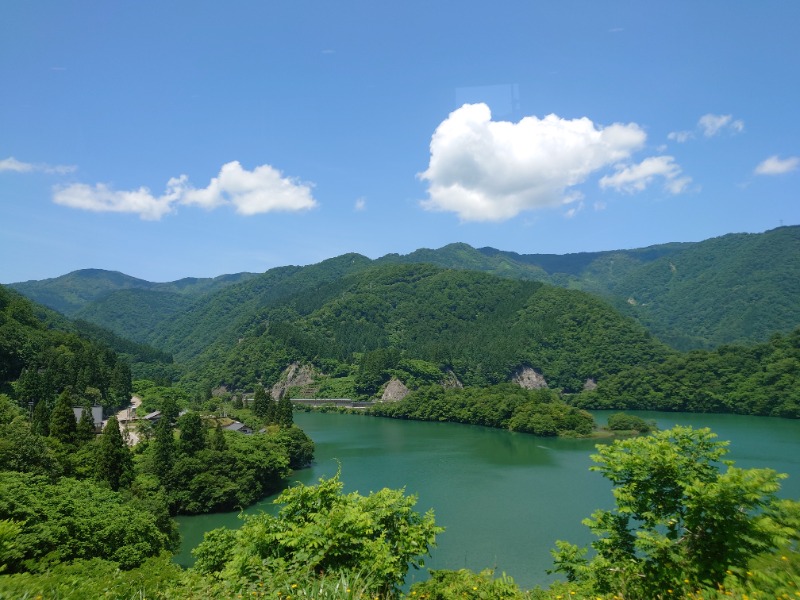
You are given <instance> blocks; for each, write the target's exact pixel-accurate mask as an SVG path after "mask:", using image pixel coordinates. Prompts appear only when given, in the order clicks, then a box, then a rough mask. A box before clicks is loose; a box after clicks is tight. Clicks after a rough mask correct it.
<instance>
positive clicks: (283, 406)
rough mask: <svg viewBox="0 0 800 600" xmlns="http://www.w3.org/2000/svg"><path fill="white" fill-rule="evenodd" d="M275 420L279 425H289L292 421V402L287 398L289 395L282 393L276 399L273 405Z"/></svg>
mask: <svg viewBox="0 0 800 600" xmlns="http://www.w3.org/2000/svg"><path fill="white" fill-rule="evenodd" d="M275 420H276V421H277V423H278V425H280V426H281V427H291V426H292V424H293V423H294V417H293V416H292V402H291V400H289V397H288V396H287V395H286V394H284V395H283V396H282V397H281V399H280V400H278V403H277V405H276V406H275Z"/></svg>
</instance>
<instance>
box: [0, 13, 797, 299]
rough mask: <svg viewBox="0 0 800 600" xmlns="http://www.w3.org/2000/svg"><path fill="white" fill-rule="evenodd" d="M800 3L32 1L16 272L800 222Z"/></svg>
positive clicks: (16, 64) (0, 155)
mask: <svg viewBox="0 0 800 600" xmlns="http://www.w3.org/2000/svg"><path fill="white" fill-rule="evenodd" d="M798 28H800V3H798V2H796V1H794V0H787V1H783V2H781V1H769V0H767V1H765V2H745V1H741V2H739V1H733V2H732V1H730V0H725V1H715V0H711V1H707V2H705V1H704V2H697V1H676V2H647V3H645V2H611V1H608V2H604V1H588V0H587V1H585V2H574V1H557V2H556V1H553V2H530V1H525V2H504V1H497V2H492V3H489V2H469V1H462V2H445V1H436V0H433V1H432V0H426V1H425V2H417V1H416V0H407V1H406V2H393V3H388V2H380V1H376V0H370V1H364V2H352V1H348V0H343V1H340V2H330V1H328V2H322V1H306V0H295V1H292V2H289V1H286V2H236V1H233V2H225V3H222V2H203V1H192V2H149V1H142V2H115V1H113V0H109V1H100V0H97V1H92V2H89V1H83V0H73V1H70V2H63V1H61V0H58V1H49V2H45V1H36V0H32V1H27V2H26V1H22V0H10V1H8V2H5V3H4V4H3V7H2V16H1V17H0V282H1V283H10V282H16V281H24V280H28V279H43V278H47V277H55V276H58V275H62V274H65V273H67V272H70V271H73V270H76V269H81V268H89V267H94V268H103V269H109V270H118V271H122V272H124V273H127V274H130V275H134V276H136V277H141V278H144V279H148V280H150V281H170V280H175V279H179V278H181V277H186V276H194V277H207V276H216V275H221V274H224V273H235V272H240V271H253V272H261V271H265V270H267V269H269V268H272V267H275V266H281V265H288V264H309V263H314V262H318V261H320V260H323V259H325V258H329V257H332V256H337V255H339V254H343V253H345V252H359V253H362V254H365V255H367V256H369V257H371V258H376V257H378V256H382V255H384V254H387V253H391V252H397V253H403V254H405V253H408V252H411V251H413V250H415V249H417V248H422V247H427V248H438V247H441V246H443V245H445V244H448V243H451V242H466V243H468V244H471V245H473V246H475V247H482V246H493V247H495V248H500V249H503V250H512V251H515V252H519V253H526V254H527V253H558V254H563V253H568V252H580V251H594V250H609V249H617V248H633V247H641V246H647V245H651V244H657V243H664V242H671V241H699V240H702V239H706V238H709V237H714V236H717V235H723V234H725V233H730V232H745V231H748V232H759V231H764V230H767V229H771V228H774V227H778V226H779V225H781V224H784V225H795V224H800V197H799V194H798V191H799V190H800V124H798V117H797V111H798V107H800V36H798V35H797V30H798Z"/></svg>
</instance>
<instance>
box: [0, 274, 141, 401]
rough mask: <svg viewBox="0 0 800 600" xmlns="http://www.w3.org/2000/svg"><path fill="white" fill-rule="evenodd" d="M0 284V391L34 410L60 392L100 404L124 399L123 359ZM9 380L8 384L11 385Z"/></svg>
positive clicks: (127, 381)
mask: <svg viewBox="0 0 800 600" xmlns="http://www.w3.org/2000/svg"><path fill="white" fill-rule="evenodd" d="M42 312H45V313H46V312H47V309H44V310H42V309H41V308H40V307H36V306H35V305H34V304H33V303H31V302H30V301H29V300H28V299H26V298H24V297H23V296H21V295H20V294H18V293H16V292H14V291H13V290H8V289H6V288H5V287H4V286H0V392H3V393H8V394H10V395H11V396H12V397H14V398H15V399H16V400H17V402H18V404H19V405H20V406H23V407H28V406H29V407H30V408H31V409H32V410H33V411H34V412H35V411H36V410H38V409H39V407H40V406H41V407H42V411H41V412H43V414H49V411H50V410H52V408H53V406H54V405H55V401H56V397H57V396H58V395H59V394H61V393H62V392H67V393H69V394H70V395H72V396H73V397H74V399H75V401H76V402H77V404H81V403H83V402H88V403H90V404H91V403H94V402H97V403H100V404H102V405H103V406H106V407H114V406H120V405H123V404H126V403H127V402H128V400H129V399H130V390H131V371H130V366H129V363H128V362H127V361H126V360H125V359H124V358H123V357H121V356H118V355H117V354H116V353H115V352H114V351H113V350H112V349H111V348H109V347H108V346H106V345H105V344H101V343H98V342H96V341H92V340H90V339H87V337H85V336H81V335H79V334H78V333H77V331H76V328H75V327H73V326H70V324H69V323H68V322H67V321H66V320H64V319H63V317H60V316H58V315H52V318H51V319H50V320H49V321H46V320H43V319H42V318H41V317H40V314H41V313H42ZM12 384H13V385H12Z"/></svg>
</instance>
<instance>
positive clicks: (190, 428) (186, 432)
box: [178, 411, 206, 455]
mask: <svg viewBox="0 0 800 600" xmlns="http://www.w3.org/2000/svg"><path fill="white" fill-rule="evenodd" d="M178 429H180V432H181V438H180V449H181V451H182V452H184V453H186V454H189V455H192V454H196V453H197V452H199V451H200V450H202V449H203V448H205V447H206V429H205V426H204V425H203V420H202V419H201V418H200V414H199V413H196V412H194V411H192V412H187V413H186V414H185V415H183V416H182V417H180V418H179V419H178Z"/></svg>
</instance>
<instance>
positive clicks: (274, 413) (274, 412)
mask: <svg viewBox="0 0 800 600" xmlns="http://www.w3.org/2000/svg"><path fill="white" fill-rule="evenodd" d="M264 421H265V422H266V423H267V425H269V424H271V423H277V422H278V403H277V402H275V400H273V399H272V396H271V395H270V396H267V410H266V414H265V415H264Z"/></svg>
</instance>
